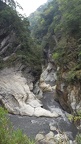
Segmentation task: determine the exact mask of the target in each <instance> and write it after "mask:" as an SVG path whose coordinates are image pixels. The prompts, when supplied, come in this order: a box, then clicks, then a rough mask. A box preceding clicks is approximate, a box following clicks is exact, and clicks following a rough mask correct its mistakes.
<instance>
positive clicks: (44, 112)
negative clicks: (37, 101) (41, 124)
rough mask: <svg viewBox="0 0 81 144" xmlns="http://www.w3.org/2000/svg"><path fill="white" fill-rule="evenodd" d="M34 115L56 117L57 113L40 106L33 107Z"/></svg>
mask: <svg viewBox="0 0 81 144" xmlns="http://www.w3.org/2000/svg"><path fill="white" fill-rule="evenodd" d="M34 115H35V116H37V117H40V116H46V117H58V116H59V115H58V114H57V113H56V112H53V113H52V112H50V111H49V110H46V109H43V108H41V107H37V108H35V112H34Z"/></svg>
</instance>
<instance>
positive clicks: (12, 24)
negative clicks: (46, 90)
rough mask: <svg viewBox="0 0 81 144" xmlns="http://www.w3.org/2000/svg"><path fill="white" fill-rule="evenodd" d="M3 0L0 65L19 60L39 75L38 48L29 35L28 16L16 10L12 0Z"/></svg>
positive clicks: (10, 63) (0, 22)
mask: <svg viewBox="0 0 81 144" xmlns="http://www.w3.org/2000/svg"><path fill="white" fill-rule="evenodd" d="M5 2H7V4H6V3H5ZM5 2H4V3H3V2H2V1H0V43H1V46H0V67H1V68H3V67H6V66H11V65H13V64H14V63H16V62H17V61H21V62H22V63H23V64H24V65H26V66H30V67H31V68H32V70H33V73H34V74H35V75H36V74H37V75H39V73H40V71H41V62H40V49H39V46H37V45H36V44H35V42H34V41H33V40H32V38H31V36H30V30H29V21H28V18H27V17H24V16H22V15H20V14H19V13H18V12H17V11H16V7H17V6H19V5H18V3H17V5H16V3H15V2H14V1H13V0H11V1H9V2H8V1H5ZM19 7H20V6H19ZM20 8H21V7H20ZM35 51H36V52H35Z"/></svg>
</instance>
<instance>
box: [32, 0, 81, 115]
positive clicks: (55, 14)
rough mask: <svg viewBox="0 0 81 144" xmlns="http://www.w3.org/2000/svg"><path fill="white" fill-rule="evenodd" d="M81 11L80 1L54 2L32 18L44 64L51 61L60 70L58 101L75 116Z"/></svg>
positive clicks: (80, 87)
mask: <svg viewBox="0 0 81 144" xmlns="http://www.w3.org/2000/svg"><path fill="white" fill-rule="evenodd" d="M80 9H81V0H79V1H75V0H73V1H71V0H65V1H64V0H62V1H61V0H53V1H52V2H50V3H48V4H46V5H44V6H42V7H41V10H42V11H40V9H38V10H37V11H36V12H35V13H33V14H32V15H31V16H30V17H29V20H30V22H31V25H30V26H31V27H30V29H31V31H32V37H33V38H34V39H37V42H38V43H39V44H40V45H41V47H42V49H43V55H44V56H43V61H44V63H45V65H46V64H47V63H48V62H49V61H52V62H53V63H54V64H55V65H56V67H57V71H56V72H57V87H56V91H57V99H58V101H59V102H60V100H59V99H60V98H62V99H63V100H64V101H65V102H66V103H67V104H69V106H71V111H72V112H73V113H78V112H79V111H81V82H80V81H81V38H80V36H81V12H80ZM32 16H33V20H32V19H31V17H32ZM46 59H47V60H46Z"/></svg>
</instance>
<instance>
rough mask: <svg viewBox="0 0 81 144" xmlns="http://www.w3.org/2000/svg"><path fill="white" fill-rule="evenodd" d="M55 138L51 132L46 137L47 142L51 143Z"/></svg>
mask: <svg viewBox="0 0 81 144" xmlns="http://www.w3.org/2000/svg"><path fill="white" fill-rule="evenodd" d="M53 138H54V133H53V132H52V131H50V132H49V133H48V134H47V135H45V139H46V141H49V140H50V139H53Z"/></svg>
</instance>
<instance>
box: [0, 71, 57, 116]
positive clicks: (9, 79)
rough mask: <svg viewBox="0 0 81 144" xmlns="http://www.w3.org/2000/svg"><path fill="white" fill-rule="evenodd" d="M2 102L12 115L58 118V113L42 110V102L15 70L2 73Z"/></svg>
mask: <svg viewBox="0 0 81 144" xmlns="http://www.w3.org/2000/svg"><path fill="white" fill-rule="evenodd" d="M0 101H1V103H2V104H3V105H4V106H5V107H6V109H8V111H9V112H10V113H14V114H20V115H29V116H33V115H34V116H37V117H39V116H48V117H57V116H58V114H57V113H56V112H53V113H52V112H50V111H48V110H45V109H43V108H42V104H41V101H40V100H38V99H37V98H36V97H35V95H34V94H33V93H32V92H31V91H30V89H29V85H28V84H27V80H26V78H24V77H23V75H22V74H21V71H17V70H15V68H5V69H4V70H2V71H0Z"/></svg>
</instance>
